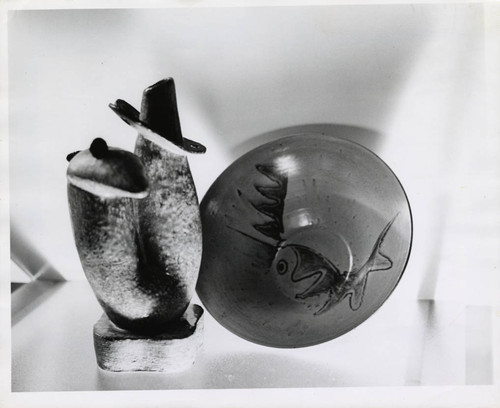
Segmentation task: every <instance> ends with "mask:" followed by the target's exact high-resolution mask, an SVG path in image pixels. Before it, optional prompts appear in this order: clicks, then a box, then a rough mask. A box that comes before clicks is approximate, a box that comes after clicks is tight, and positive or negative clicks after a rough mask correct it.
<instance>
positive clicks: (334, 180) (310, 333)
mask: <svg viewBox="0 0 500 408" xmlns="http://www.w3.org/2000/svg"><path fill="white" fill-rule="evenodd" d="M201 214H202V222H203V260H202V265H201V270H200V276H199V279H198V284H197V291H198V294H199V296H200V299H201V301H202V302H203V305H204V306H205V307H206V309H207V310H208V311H209V312H210V314H212V316H214V317H215V318H216V320H218V321H219V323H221V324H222V325H223V326H225V327H226V328H227V329H229V330H230V331H232V332H233V333H235V334H237V335H239V336H241V337H243V338H245V339H247V340H250V341H253V342H255V343H258V344H262V345H266V346H273V347H304V346H310V345H314V344H319V343H322V342H324V341H328V340H331V339H333V338H335V337H338V336H340V335H342V334H344V333H346V332H347V331H349V330H351V329H353V328H354V327H356V326H357V325H359V324H361V323H362V322H363V321H364V320H366V319H367V318H368V317H369V316H370V315H372V314H373V313H374V312H375V310H377V309H378V308H379V307H380V306H381V305H382V303H383V302H384V301H385V300H386V299H387V297H388V296H389V294H390V293H391V292H392V291H393V289H394V288H395V287H396V284H397V283H398V281H399V279H400V278H401V275H402V273H403V271H404V269H405V266H406V262H407V260H408V257H409V253H410V247H411V236H412V222H411V213H410V207H409V203H408V200H407V198H406V195H405V193H404V190H403V188H402V186H401V184H400V183H399V181H398V179H397V178H396V176H395V175H394V173H393V172H392V171H391V170H390V169H389V167H388V166H387V165H386V164H385V163H384V162H382V160H381V159H379V158H378V157H377V156H376V155H375V154H373V153H372V152H370V151H369V150H368V149H365V148H364V147H362V146H360V145H358V144H355V143H352V142H349V141H347V140H343V139H340V138H337V137H333V136H330V135H319V134H304V135H295V136H290V137H285V138H282V139H278V140H276V141H273V142H269V143H267V144H265V145H263V146H260V147H258V148H256V149H254V150H252V151H250V152H248V153H247V154H245V155H244V156H242V157H241V158H239V159H238V160H236V161H235V162H234V163H233V164H232V165H231V166H229V167H228V168H227V169H226V170H225V171H224V172H223V173H222V174H221V175H220V176H219V178H218V179H217V180H216V181H215V182H214V183H213V184H212V186H211V187H210V189H209V190H208V192H207V193H206V195H205V197H204V198H203V200H202V203H201Z"/></svg>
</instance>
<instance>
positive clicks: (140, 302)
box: [68, 136, 202, 333]
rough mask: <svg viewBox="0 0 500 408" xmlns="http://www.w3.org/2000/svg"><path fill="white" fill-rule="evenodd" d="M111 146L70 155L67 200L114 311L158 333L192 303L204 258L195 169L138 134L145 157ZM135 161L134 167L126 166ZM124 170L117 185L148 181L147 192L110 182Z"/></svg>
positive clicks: (121, 321)
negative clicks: (95, 153)
mask: <svg viewBox="0 0 500 408" xmlns="http://www.w3.org/2000/svg"><path fill="white" fill-rule="evenodd" d="M109 152H111V153H112V154H113V155H114V156H119V157H118V159H115V158H114V156H113V160H112V163H110V158H109V154H110V153H109ZM109 152H108V153H106V154H104V155H103V157H99V158H94V157H92V156H91V154H90V153H89V151H88V150H87V151H84V152H81V153H79V154H77V155H76V156H75V157H74V158H72V160H71V162H70V166H69V168H68V200H69V206H70V214H71V221H72V225H73V232H74V237H75V243H76V247H77V250H78V254H79V257H80V261H81V264H82V267H83V269H84V272H85V275H86V277H87V279H88V281H89V283H90V285H91V287H92V289H93V291H94V293H95V295H96V297H97V299H98V301H99V303H100V304H101V306H102V307H103V309H104V311H105V312H106V314H107V315H108V317H109V319H110V320H111V321H112V322H113V323H114V324H116V325H117V326H118V327H120V328H122V329H125V330H129V331H132V332H136V333H159V332H162V331H165V329H166V328H168V325H169V324H171V323H172V322H175V321H176V320H177V319H178V318H179V317H181V316H182V314H183V313H184V311H185V310H186V308H187V307H188V305H189V303H190V301H191V297H192V295H193V293H194V289H195V284H196V279H197V274H198V269H199V265H200V261H201V250H202V247H201V222H200V215H199V209H198V199H197V196H196V191H195V187H194V183H193V180H192V176H191V172H190V169H189V165H188V162H187V158H186V157H185V156H178V155H175V154H172V153H169V152H168V151H166V150H164V149H162V148H160V147H158V146H156V145H154V144H153V143H151V142H149V141H147V140H145V139H143V138H142V137H141V136H139V137H138V141H137V149H136V152H137V154H138V155H140V157H141V158H142V160H140V159H139V157H138V156H137V155H134V154H132V153H128V152H127V154H125V153H123V151H119V150H118V149H112V150H109ZM121 153H123V154H121ZM117 163H118V164H119V166H118V165H117ZM130 168H133V169H134V170H135V171H134V173H133V174H132V175H130V174H127V171H126V169H130ZM116 169H118V170H119V171H118V172H117V173H116V174H113V172H114V171H115V170H116ZM110 173H111V174H110ZM142 173H144V174H142ZM82 174H83V175H84V177H82ZM138 174H139V175H138ZM119 178H121V179H122V180H119V182H120V183H118V185H119V186H122V185H124V186H127V187H128V186H129V185H132V188H134V189H135V190H138V187H141V186H143V185H147V184H149V188H148V191H149V194H147V192H148V191H146V190H145V191H138V192H133V193H130V192H128V191H123V190H120V189H118V188H116V187H113V186H114V185H116V184H117V179H119ZM123 178H128V179H129V180H128V181H127V180H125V181H124V180H123ZM103 180H104V181H106V183H107V182H111V183H113V186H110V185H108V184H103ZM137 180H139V181H140V183H138V182H137ZM145 180H147V182H146V181H145ZM75 183H76V184H77V185H78V186H77V185H75ZM141 183H142V184H141ZM137 184H140V185H139V186H138V185H137ZM89 186H90V187H89ZM87 187H89V189H88V191H87V190H84V188H87Z"/></svg>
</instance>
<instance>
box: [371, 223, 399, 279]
mask: <svg viewBox="0 0 500 408" xmlns="http://www.w3.org/2000/svg"><path fill="white" fill-rule="evenodd" d="M398 215H399V213H397V214H396V215H395V216H394V218H393V219H392V220H391V221H389V223H388V224H387V225H386V226H385V227H384V229H383V230H382V232H381V233H380V235H379V237H378V239H377V242H375V245H374V246H373V250H372V253H371V255H370V258H369V259H368V261H367V262H366V264H365V268H366V267H367V268H368V271H367V272H371V271H385V270H387V269H391V268H392V261H391V259H390V258H389V257H388V256H387V255H384V254H383V253H382V252H381V251H380V247H381V246H382V243H383V242H384V239H385V237H386V235H387V233H388V232H389V229H390V228H391V226H392V224H394V221H395V220H396V218H397V216H398Z"/></svg>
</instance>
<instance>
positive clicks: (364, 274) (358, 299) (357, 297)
mask: <svg viewBox="0 0 500 408" xmlns="http://www.w3.org/2000/svg"><path fill="white" fill-rule="evenodd" d="M398 215H399V213H397V214H396V215H395V216H394V218H393V219H392V220H391V221H389V223H388V224H387V225H386V226H385V228H384V229H383V230H382V232H381V233H380V235H379V237H378V239H377V242H375V245H374V246H373V249H372V252H371V255H370V257H369V258H368V261H366V263H365V264H364V265H363V267H362V268H361V269H360V270H359V272H357V273H356V274H355V276H356V277H355V284H354V285H353V286H352V290H351V292H350V295H351V298H350V306H351V309H352V310H357V309H359V307H360V306H361V304H362V303H363V297H364V294H365V289H366V282H367V280H368V274H369V273H370V272H374V271H386V270H388V269H391V268H392V265H393V262H392V260H391V259H390V258H389V257H388V256H387V255H385V254H384V253H382V251H381V246H382V244H383V242H384V239H385V237H386V235H387V233H388V232H389V229H390V228H391V226H392V224H394V221H395V220H396V218H397V216H398Z"/></svg>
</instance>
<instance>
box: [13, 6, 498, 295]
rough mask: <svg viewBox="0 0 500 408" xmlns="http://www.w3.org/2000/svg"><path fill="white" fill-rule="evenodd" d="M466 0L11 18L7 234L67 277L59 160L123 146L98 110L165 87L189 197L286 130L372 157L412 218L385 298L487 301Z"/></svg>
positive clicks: (489, 208)
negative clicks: (202, 151) (186, 152)
mask: <svg viewBox="0 0 500 408" xmlns="http://www.w3.org/2000/svg"><path fill="white" fill-rule="evenodd" d="M484 30H485V26H484V14H483V6H482V5H481V4H468V5H466V4H464V5H385V6H329V7H323V6H314V7H255V8H194V9H190V8H177V9H159V10H154V9H129V10H54V11H11V12H10V13H9V39H8V40H9V43H8V44H9V110H10V114H9V133H10V135H9V142H10V193H11V195H10V214H11V228H12V231H14V233H16V234H18V235H19V236H21V237H22V239H24V240H25V242H26V245H27V246H33V247H34V248H36V249H37V251H38V252H39V253H41V254H43V256H44V257H45V258H46V259H47V260H48V262H49V263H50V264H51V265H52V266H53V267H54V268H55V269H56V270H57V271H58V272H59V273H60V274H62V275H63V276H64V277H65V278H66V279H69V280H73V279H83V278H84V275H83V272H82V269H81V266H80V263H79V260H78V256H77V253H76V249H75V247H74V243H73V237H72V232H71V227H70V222H69V213H68V206H67V201H66V179H65V172H66V167H67V163H66V160H65V157H66V154H68V153H69V152H72V151H75V150H80V149H84V148H87V147H88V146H89V144H90V142H91V141H92V140H93V139H94V138H95V137H98V136H99V137H104V138H105V139H106V140H107V141H108V143H109V144H110V145H115V146H119V147H122V148H126V149H133V144H134V139H135V134H134V131H132V130H131V129H130V128H128V127H127V126H126V125H125V124H124V123H123V122H122V121H121V120H120V119H119V118H118V117H116V116H115V115H114V114H113V113H112V111H111V110H110V109H109V108H108V107H107V105H108V103H109V102H112V101H114V100H115V99H117V98H122V99H125V100H127V101H128V102H130V103H132V104H133V105H135V106H136V107H139V106H140V100H141V94H142V90H143V89H144V88H145V87H147V86H149V85H151V84H153V83H155V82H156V81H158V80H159V79H161V78H164V77H167V76H172V77H174V78H175V80H176V86H177V96H178V103H179V111H180V116H181V123H182V127H183V133H184V135H185V136H186V137H188V138H191V139H194V140H197V141H199V142H201V143H203V144H205V145H206V146H207V148H208V152H207V154H206V155H204V156H196V157H192V158H191V159H190V160H191V166H192V170H193V175H194V178H195V182H196V185H197V188H198V192H199V196H200V199H201V198H202V197H203V194H204V193H205V191H206V190H207V189H208V187H209V186H210V184H211V183H212V182H213V181H214V180H215V178H216V177H217V175H218V174H220V172H222V171H223V170H224V168H225V167H226V166H227V165H229V164H230V163H231V162H232V161H233V160H234V159H235V158H237V157H238V156H239V155H241V154H242V153H244V152H245V151H247V150H248V149H250V148H252V147H254V146H257V145H258V144H260V143H262V142H264V141H266V140H269V139H272V138H274V137H277V136H279V135H284V134H287V132H289V130H286V129H285V130H284V128H292V130H293V129H295V130H296V129H302V130H303V129H309V130H312V131H324V130H327V131H334V132H337V133H338V134H339V136H345V137H348V138H352V139H354V140H356V141H359V142H361V143H363V144H365V145H366V146H367V147H369V148H371V149H372V150H373V151H375V152H376V153H377V154H378V155H379V156H380V157H381V158H382V159H383V160H384V161H386V163H388V164H389V166H390V167H391V168H392V169H393V170H394V171H395V173H396V174H397V175H398V177H399V178H400V180H401V182H402V184H403V186H404V187H405V189H406V191H407V193H408V196H409V199H410V203H411V206H412V210H413V215H414V224H415V231H414V245H413V252H412V255H411V258H410V262H409V265H408V268H407V271H406V273H405V276H404V278H403V280H402V281H401V284H400V286H399V288H398V289H397V290H396V292H395V293H394V296H396V297H401V298H414V297H416V296H420V297H422V298H432V297H434V296H437V297H440V298H446V299H450V298H451V299H468V300H470V301H471V302H473V303H480V304H483V303H488V302H489V301H490V300H491V290H490V287H491V282H492V274H493V268H494V267H495V265H498V264H497V261H498V258H497V255H496V252H497V251H496V250H495V248H498V237H497V233H496V232H495V231H496V229H495V226H498V221H499V220H498V214H497V212H496V209H497V208H498V207H496V205H497V204H496V203H497V202H498V195H497V192H498V191H499V188H498V187H499V183H498V177H495V176H496V175H497V174H498V167H497V165H496V161H497V160H495V157H496V156H497V152H498V138H496V137H494V136H492V135H489V134H488V133H487V132H486V130H485V120H486V119H485V112H486V109H485V104H484V102H485V97H486V96H485V91H486V90H487V89H488V87H487V86H485V81H484V78H485V77H484V75H485V71H484V69H485V65H484V61H485V59H484V58H485V55H486V54H485V42H484Z"/></svg>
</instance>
